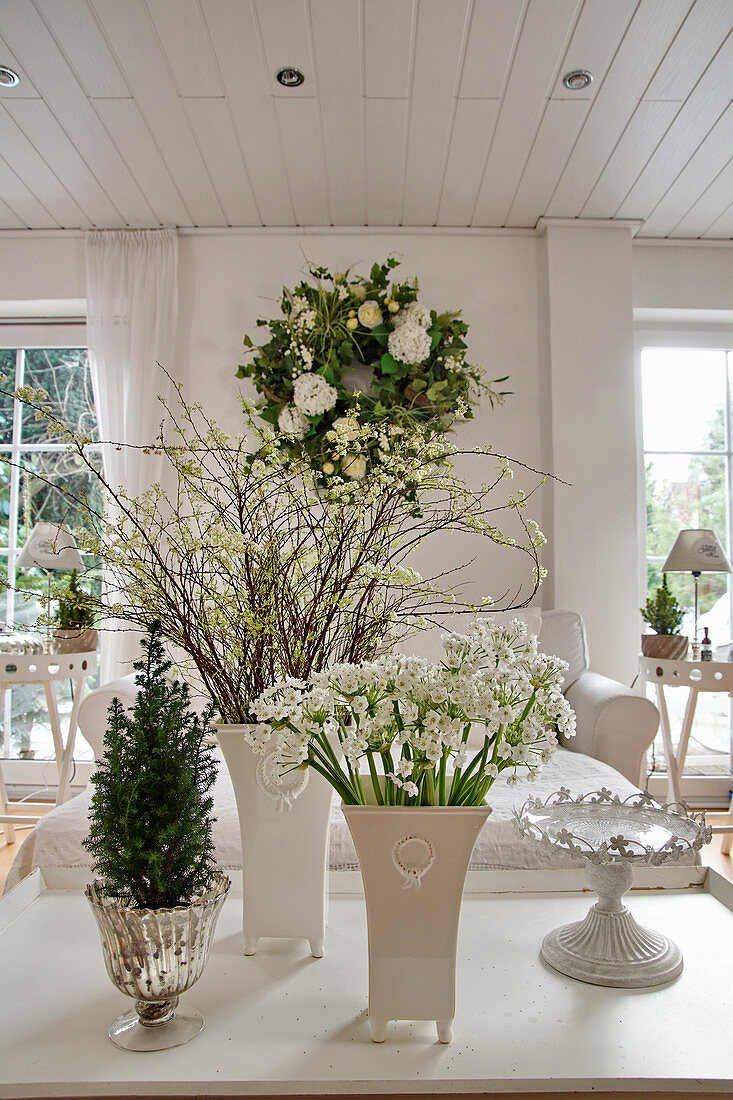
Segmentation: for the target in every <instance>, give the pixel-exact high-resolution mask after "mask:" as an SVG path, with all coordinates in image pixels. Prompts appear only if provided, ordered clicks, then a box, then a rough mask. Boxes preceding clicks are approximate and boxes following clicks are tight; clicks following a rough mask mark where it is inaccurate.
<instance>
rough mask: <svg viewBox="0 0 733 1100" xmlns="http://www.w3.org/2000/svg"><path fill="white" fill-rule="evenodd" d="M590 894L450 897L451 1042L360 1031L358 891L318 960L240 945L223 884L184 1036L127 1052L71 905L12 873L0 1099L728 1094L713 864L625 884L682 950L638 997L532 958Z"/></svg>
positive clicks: (296, 945)
mask: <svg viewBox="0 0 733 1100" xmlns="http://www.w3.org/2000/svg"><path fill="white" fill-rule="evenodd" d="M34 877H35V880H36V882H37V881H38V879H39V877H40V873H39V872H36V875H35V876H34ZM34 889H35V892H36V894H37V895H38V896H36V897H35V900H33V892H34ZM711 890H712V891H715V892H716V893H717V894H718V896H717V897H716V896H714V893H712V892H711ZM591 902H592V895H589V894H574V895H567V894H544V895H532V894H524V895H521V896H519V895H516V894H503V895H502V894H496V895H489V896H484V897H481V896H467V897H466V898H465V899H464V906H463V915H462V923H461V931H460V936H459V971H458V994H457V997H458V1003H457V1012H456V1018H455V1024H454V1039H453V1042H452V1043H451V1044H450V1045H449V1046H442V1045H440V1044H438V1043H437V1041H436V1036H435V1026H434V1024H431V1023H414V1024H410V1023H399V1024H395V1023H392V1024H390V1025H389V1028H388V1033H387V1042H386V1043H385V1044H383V1045H375V1044H373V1043H372V1042H370V1039H369V1027H368V1022H367V1017H366V1004H367V946H366V926H365V914H364V901H363V898H362V897H360V896H358V895H353V896H350V897H349V896H332V897H331V906H330V913H329V928H328V934H327V938H326V956H325V958H323V959H318V960H316V959H312V958H311V957H310V955H309V954H308V953H307V947H306V944H305V942H303V943H301V942H299V941H286V940H283V941H277V940H270V941H263V946H262V949H261V951H260V952H259V953H258V954H257V955H256V956H253V957H251V958H245V957H244V955H242V954H241V907H240V903H239V899H238V898H237V897H236V896H233V897H230V898H229V899H228V900H227V902H226V904H225V905H224V909H223V911H222V915H221V918H220V921H219V925H218V929H217V934H216V938H215V942H214V945H213V949H212V954H211V956H210V958H209V962H208V965H207V967H206V969H205V971H204V974H203V976H202V978H201V979H200V981H199V982H198V983H197V985H195V986H194V987H193V989H191V990H190V991H189V992H188V993H187V994H185V998H184V999H185V1000H186V1001H188V1002H189V1003H192V1004H194V1005H195V1006H196V1007H198V1008H200V1009H201V1010H202V1011H203V1013H204V1015H205V1017H206V1027H205V1029H204V1031H203V1033H202V1034H201V1035H199V1036H198V1037H197V1038H196V1039H194V1040H193V1041H192V1042H190V1043H189V1044H187V1045H186V1046H183V1047H179V1048H177V1049H175V1050H170V1051H162V1052H158V1053H154V1054H131V1053H126V1052H124V1051H120V1050H118V1049H117V1048H115V1047H114V1046H113V1045H112V1044H111V1043H110V1041H109V1040H108V1038H107V1035H106V1032H107V1027H108V1026H109V1024H110V1022H111V1021H112V1019H113V1018H114V1017H115V1016H117V1015H119V1014H120V1013H121V1012H123V1011H125V1010H127V1009H128V1008H130V1007H132V1003H131V1001H129V1000H128V999H127V998H125V997H124V996H123V995H121V994H120V993H118V992H117V991H116V990H115V989H114V987H113V986H112V984H111V982H110V981H109V978H108V977H107V974H106V972H105V969H104V965H103V962H102V954H101V948H100V945H99V941H98V933H97V929H96V926H95V924H94V922H93V918H92V914H91V911H90V910H89V908H88V905H87V903H86V901H85V900H84V899H83V897H81V896H79V894H78V893H74V892H66V893H64V892H58V891H56V892H53V891H51V892H48V891H47V892H42V890H40V891H39V888H38V887H37V886H35V887H34V885H33V884H31V883H30V880H26V882H25V883H21V885H20V886H19V887H17V888H16V890H14V891H12V892H11V893H10V894H9V895H8V896H7V897H6V898H4V899H3V900H2V902H0V918H3V917H4V920H5V924H6V926H5V928H4V930H2V929H1V928H0V989H2V997H1V998H0V1097H14V1098H15V1097H29V1096H32V1097H37V1096H79V1097H81V1096H121V1095H135V1096H146V1095H147V1096H150V1095H156V1096H164V1095H180V1096H184V1095H197V1096H201V1095H206V1096H219V1095H222V1096H227V1095H238V1096H254V1095H258V1096H263V1095H273V1096H278V1095H293V1094H295V1095H313V1094H342V1093H346V1092H349V1093H356V1094H358V1093H361V1094H380V1093H384V1094H395V1093H406V1094H410V1093H411V1094H413V1095H414V1094H420V1095H426V1094H430V1093H444V1094H451V1093H453V1094H456V1093H458V1094H465V1093H475V1092H512V1093H514V1094H516V1093H519V1092H522V1091H527V1092H532V1091H549V1092H552V1091H555V1092H560V1093H564V1094H566V1093H567V1092H570V1091H580V1092H583V1091H591V1090H594V1091H595V1092H602V1091H603V1090H609V1091H610V1090H611V1089H619V1090H622V1091H656V1090H663V1089H671V1090H674V1089H680V1088H684V1086H685V1085H688V1086H689V1087H690V1090H691V1091H694V1092H704V1091H708V1092H714V1091H723V1092H730V1091H731V1089H733V1044H732V1043H731V1042H730V1037H729V1030H730V1028H729V1024H730V1021H731V1019H733V913H731V911H730V908H729V907H730V906H733V887H731V886H730V884H728V883H726V882H725V881H724V880H723V879H721V878H720V876H718V875H715V873H714V872H713V873H712V874H711V875H710V876H709V879H708V888H707V889H706V890H705V891H701V890H686V891H681V892H678V891H671V890H670V891H659V890H657V891H654V892H650V893H638V892H634V893H633V894H632V895H631V901H630V903H629V904H630V907H631V908H632V911H633V913H634V915H635V916H636V918H637V920H639V921H641V922H642V923H647V924H648V925H650V926H651V927H653V928H656V929H658V930H659V931H661V932H664V933H666V934H667V935H669V936H671V937H672V938H673V939H675V940H676V941H677V943H678V944H679V945H680V947H681V948H682V951H683V954H684V957H685V969H684V971H683V973H682V976H681V977H680V978H679V979H678V980H677V981H676V982H674V983H672V984H671V985H669V986H667V987H661V988H656V989H653V990H648V991H647V990H623V989H610V988H601V987H596V986H590V985H584V984H582V983H580V982H576V981H573V980H572V979H570V978H566V977H563V976H562V975H560V974H558V973H556V972H555V971H553V970H551V969H550V968H548V967H546V966H545V965H544V963H542V962H541V961H540V958H539V947H540V943H541V940H542V937H543V936H544V934H545V933H546V932H547V931H548V930H550V929H552V928H554V927H556V926H557V925H558V924H562V923H564V922H566V921H568V920H573V919H575V918H576V917H577V919H581V918H582V917H583V916H584V915H585V913H586V912H587V910H588V907H589V905H590V903H591Z"/></svg>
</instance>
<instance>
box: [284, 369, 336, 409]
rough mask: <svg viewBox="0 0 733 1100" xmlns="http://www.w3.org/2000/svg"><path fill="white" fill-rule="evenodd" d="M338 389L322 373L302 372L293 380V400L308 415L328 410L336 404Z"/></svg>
mask: <svg viewBox="0 0 733 1100" xmlns="http://www.w3.org/2000/svg"><path fill="white" fill-rule="evenodd" d="M337 397H338V391H337V390H336V388H335V387H334V386H331V385H329V383H328V382H327V381H326V379H325V378H323V377H321V375H320V374H301V375H300V376H299V377H298V378H296V379H295V381H294V382H293V401H294V403H295V405H296V406H297V408H298V409H300V411H301V412H302V413H305V414H306V415H307V416H318V415H319V414H320V413H324V412H328V410H329V409H332V408H333V407H334V405H335V404H336V399H337Z"/></svg>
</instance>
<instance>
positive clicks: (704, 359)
mask: <svg viewBox="0 0 733 1100" xmlns="http://www.w3.org/2000/svg"><path fill="white" fill-rule="evenodd" d="M639 342H640V345H641V352H640V373H641V398H642V430H643V452H644V453H643V458H644V473H645V487H646V492H645V504H646V584H647V594H648V595H653V593H654V591H655V590H656V588H657V586H658V585H659V584H660V583H661V579H662V572H661V567H662V565H663V563H664V560H665V558H666V557H667V555H668V553H669V551H670V550H671V548H672V545H673V543H674V541H675V539H676V537H677V534H678V533H679V531H681V530H682V529H684V528H710V529H712V530H713V531H715V533H716V534H717V536H718V538H719V540H720V542H721V544H722V546H723V547H724V548H725V549H726V552H727V554H728V556H729V557H730V553H731V530H732V524H731V485H732V484H733V481H732V475H733V430H732V429H733V338H731V339H729V338H727V337H726V336H725V335H723V336H720V335H718V336H714V335H712V334H704V335H703V334H700V333H698V334H695V333H694V332H691V333H686V334H684V336H682V335H681V334H679V333H677V334H675V333H667V334H657V335H655V336H654V337H651V336H648V337H646V338H645V337H644V336H642V338H641V339H640V341H639ZM667 580H668V583H669V587H670V588H671V589H672V591H673V593H674V594H675V596H676V597H677V600H678V602H679V603H680V604H681V605H682V606H683V607H684V608H685V609H686V612H687V613H686V615H685V620H684V622H683V625H682V629H681V633H683V634H688V635H689V636H690V638H692V636H693V630H694V625H693V621H694V615H693V606H694V590H693V583H694V582H693V578H692V575H691V574H684V573H669V574H668V576H667ZM731 611H732V608H731V586H730V584H729V577H728V575H727V574H725V573H703V574H702V575H701V577H700V606H699V628H700V637H702V633H703V628H704V627H705V626H707V627H708V631H709V636H710V638H711V640H712V643H713V647H714V648H715V647H724V646H727V644H728V643H730V642H731V641H732V640H733V634H732V624H733V615H732V614H731ZM667 695H668V701H669V703H670V709H671V719H672V723H673V726H674V724H675V722H676V724H677V730H679V728H680V725H681V720H682V712H683V710H684V706H685V703H686V701H687V692H686V689H678V688H675V689H672V690H671V691H669V692H668V693H667ZM732 730H733V724H732V721H731V705H730V700H729V699H728V698H727V696H725V695H724V694H718V693H707V692H705V693H701V694H700V696H699V698H698V704H697V710H696V715H695V723H694V727H693V731H692V737H691V741H690V747H689V750H688V754H687V758H686V766H685V775H686V776H688V777H690V776H708V777H720V779H721V781H724V782H725V784H726V785H727V783H728V777H729V776H730V774H731V747H732V739H731V733H732ZM674 733H675V730H674V728H673V737H674ZM653 767H654V770H659V771H664V770H665V762H664V750H663V747H662V744H661V739H660V738H658V739H657V742H656V743H655V745H654V750H653Z"/></svg>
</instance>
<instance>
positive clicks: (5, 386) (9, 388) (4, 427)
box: [0, 348, 16, 447]
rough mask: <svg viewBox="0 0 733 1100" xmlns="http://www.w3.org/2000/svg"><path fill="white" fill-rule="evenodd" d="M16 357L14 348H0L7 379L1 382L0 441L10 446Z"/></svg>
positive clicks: (2, 371) (0, 368) (0, 366)
mask: <svg viewBox="0 0 733 1100" xmlns="http://www.w3.org/2000/svg"><path fill="white" fill-rule="evenodd" d="M15 357H16V352H15V350H14V349H12V348H0V374H4V375H5V381H4V382H2V383H0V389H1V390H2V391H4V392H0V443H2V444H5V445H7V446H8V447H9V446H10V444H11V443H12V442H13V398H12V396H11V394H12V392H13V390H14V389H15Z"/></svg>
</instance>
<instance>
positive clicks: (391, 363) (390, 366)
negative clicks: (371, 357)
mask: <svg viewBox="0 0 733 1100" xmlns="http://www.w3.org/2000/svg"><path fill="white" fill-rule="evenodd" d="M380 364H381V367H382V373H383V374H397V373H398V372H399V371H400V370H401V369H402V367H401V365H400V364H399V363H398V362H397V360H396V359H395V358H394V357H393V356H391V355H390V354H389V352H388V351H386V352H385V353H384V355H383V356H382V358H381V360H380Z"/></svg>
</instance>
